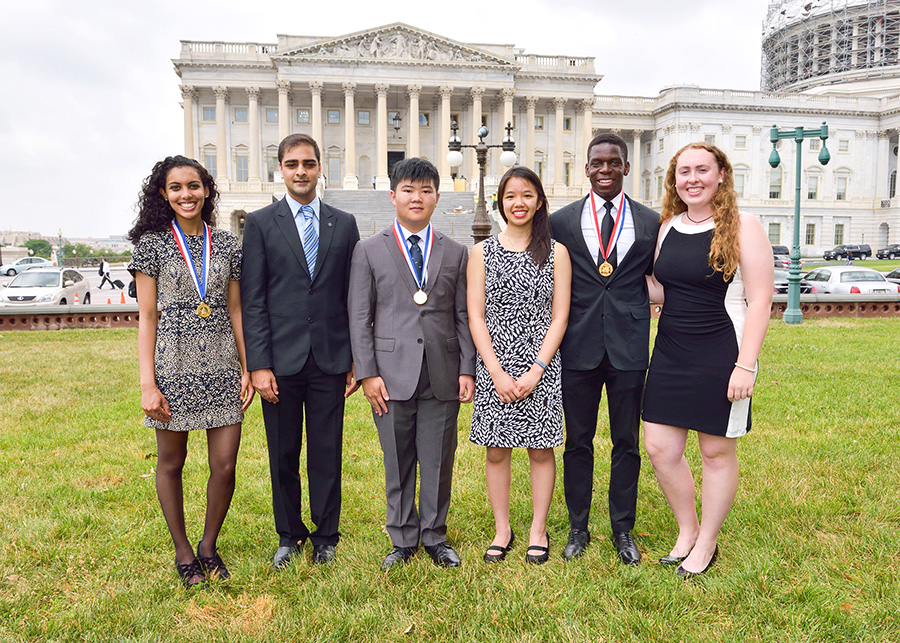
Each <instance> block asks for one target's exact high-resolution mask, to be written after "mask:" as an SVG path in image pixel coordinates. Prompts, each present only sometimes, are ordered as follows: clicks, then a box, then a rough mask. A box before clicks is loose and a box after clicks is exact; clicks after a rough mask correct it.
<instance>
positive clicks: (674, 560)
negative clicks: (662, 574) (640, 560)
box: [659, 554, 687, 565]
mask: <svg viewBox="0 0 900 643" xmlns="http://www.w3.org/2000/svg"><path fill="white" fill-rule="evenodd" d="M685 558H687V556H673V555H672V554H669V555H668V556H663V557H662V558H660V559H659V564H660V565H680V564H681V562H682V561H683V560H684V559H685Z"/></svg>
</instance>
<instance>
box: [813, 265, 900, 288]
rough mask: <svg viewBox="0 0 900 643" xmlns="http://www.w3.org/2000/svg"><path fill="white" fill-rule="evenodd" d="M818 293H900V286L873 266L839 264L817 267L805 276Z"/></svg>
mask: <svg viewBox="0 0 900 643" xmlns="http://www.w3.org/2000/svg"><path fill="white" fill-rule="evenodd" d="M804 279H806V281H808V282H810V283H811V284H812V285H813V286H814V287H815V288H816V292H818V293H852V294H870V293H895V294H896V293H900V286H898V285H897V284H893V283H891V282H890V281H888V280H887V279H885V277H884V275H883V274H881V273H880V272H878V271H877V270H872V269H871V268H857V267H855V266H837V267H834V268H816V269H814V270H810V271H809V272H808V273H807V274H806V276H805V277H804Z"/></svg>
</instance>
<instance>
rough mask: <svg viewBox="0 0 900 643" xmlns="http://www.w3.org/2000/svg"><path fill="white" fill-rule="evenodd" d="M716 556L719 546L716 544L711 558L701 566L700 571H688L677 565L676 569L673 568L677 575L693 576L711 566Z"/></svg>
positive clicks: (703, 572) (707, 569)
mask: <svg viewBox="0 0 900 643" xmlns="http://www.w3.org/2000/svg"><path fill="white" fill-rule="evenodd" d="M718 557H719V546H718V545H716V548H715V550H714V551H713V555H712V558H710V559H709V562H708V563H707V564H706V567H704V568H703V571H702V572H689V571H688V570H686V569H685V568H684V567H682V566H681V565H679V566H678V569H676V570H675V573H676V574H677V575H678V576H681V577H683V578H693V577H694V576H700V575H702V574H705V573H706V572H708V571H709V568H710V567H712V566H713V563H714V562H716V558H718Z"/></svg>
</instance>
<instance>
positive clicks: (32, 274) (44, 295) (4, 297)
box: [0, 267, 91, 308]
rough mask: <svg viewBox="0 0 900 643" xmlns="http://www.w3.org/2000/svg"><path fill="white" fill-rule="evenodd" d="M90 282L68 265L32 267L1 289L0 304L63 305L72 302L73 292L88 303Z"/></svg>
mask: <svg viewBox="0 0 900 643" xmlns="http://www.w3.org/2000/svg"><path fill="white" fill-rule="evenodd" d="M90 290H91V284H90V283H89V282H88V280H87V279H85V278H84V277H83V276H82V275H81V273H80V272H78V271H76V270H72V269H71V268H56V267H53V268H31V269H30V270H26V271H25V272H23V273H21V274H19V275H17V276H16V278H15V279H13V280H12V281H11V282H9V285H8V286H7V287H6V288H5V289H4V290H2V291H0V305H2V306H6V307H8V308H12V307H19V306H50V305H53V304H60V305H63V306H66V305H71V304H74V303H75V297H76V295H77V296H78V297H80V299H81V303H82V304H89V303H91V293H90Z"/></svg>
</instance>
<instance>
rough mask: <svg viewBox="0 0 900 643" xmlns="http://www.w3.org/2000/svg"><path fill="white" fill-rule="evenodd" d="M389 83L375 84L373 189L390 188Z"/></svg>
mask: <svg viewBox="0 0 900 643" xmlns="http://www.w3.org/2000/svg"><path fill="white" fill-rule="evenodd" d="M388 89H390V85H388V84H387V83H376V84H375V96H376V100H377V104H376V109H375V155H376V157H377V158H376V159H375V189H376V190H390V189H391V180H390V178H388V162H387V125H388V122H387V93H388Z"/></svg>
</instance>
